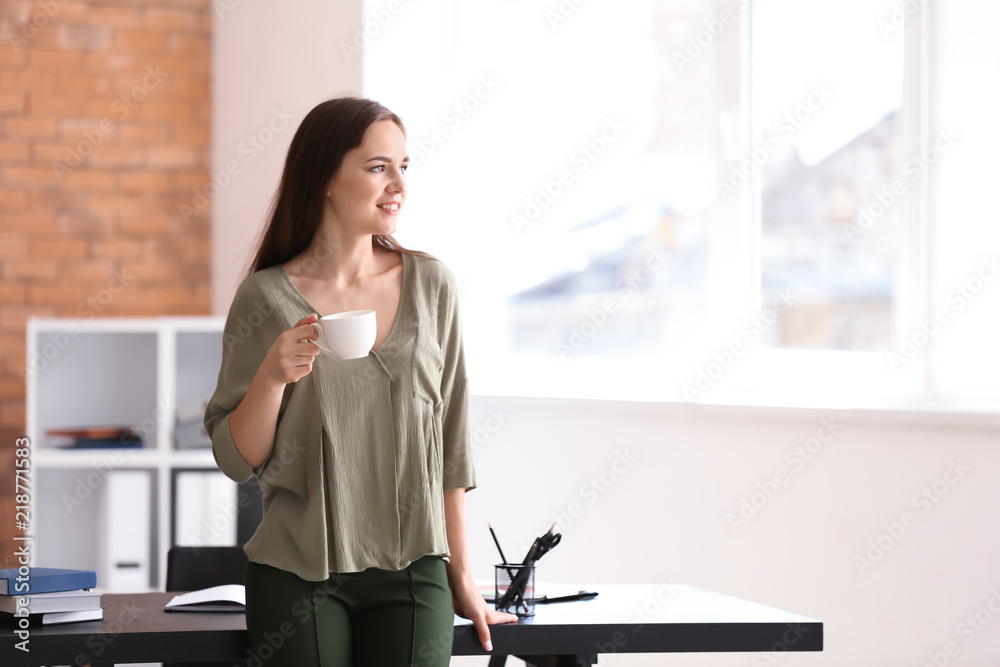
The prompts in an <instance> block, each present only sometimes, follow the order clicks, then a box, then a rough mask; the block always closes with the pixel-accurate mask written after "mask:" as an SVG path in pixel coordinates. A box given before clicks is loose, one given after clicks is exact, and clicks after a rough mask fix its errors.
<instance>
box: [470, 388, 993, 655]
mask: <svg viewBox="0 0 1000 667" xmlns="http://www.w3.org/2000/svg"><path fill="white" fill-rule="evenodd" d="M491 414H492V415H494V421H493V422H489V421H488V420H489V418H490V415H491ZM496 415H500V416H501V417H502V421H503V424H502V425H501V426H500V427H499V428H496V426H495V425H496V423H497V419H496ZM823 418H832V419H833V420H834V422H835V423H836V424H838V425H841V424H842V427H839V430H838V431H837V433H836V434H835V435H834V436H833V438H832V439H830V440H829V442H827V443H825V444H823V443H818V442H814V443H808V441H809V439H810V438H813V437H816V436H817V430H818V428H819V427H820V426H821V424H822V422H821V419H823ZM472 427H473V429H479V428H482V429H486V428H487V427H492V428H494V429H495V430H496V432H495V433H493V434H490V435H489V436H488V437H486V435H487V434H486V431H485V430H484V431H483V432H480V434H479V438H478V440H479V442H480V443H481V444H479V445H477V446H478V450H477V452H476V469H477V475H478V483H479V488H477V489H476V490H474V491H472V492H471V493H470V494H469V496H468V508H469V510H468V513H469V517H468V524H469V532H470V535H469V538H470V549H471V558H472V562H474V563H476V571H475V572H474V575H475V576H476V577H483V578H486V579H489V578H490V577H491V576H492V571H491V569H490V568H491V564H492V563H494V562H495V559H496V558H497V556H496V550H495V547H494V546H493V543H492V541H491V539H490V536H489V532H488V530H487V527H486V523H487V521H489V522H491V523H492V524H493V527H494V528H495V529H496V530H497V532H498V534H499V536H500V538H501V540H502V543H503V545H504V549H505V551H512V552H514V553H515V554H517V555H518V557H520V556H521V555H523V553H524V551H526V550H527V547H528V546H529V545H530V543H531V540H532V539H533V538H534V536H535V535H537V534H540V533H541V532H542V531H544V530H545V529H546V528H547V527H548V526H549V525H550V524H551V523H552V521H553V520H556V519H557V518H559V517H560V515H561V518H562V520H563V523H564V527H563V530H562V533H563V540H562V542H561V544H560V545H559V546H558V547H557V548H556V549H555V550H554V551H553V552H552V553H551V554H550V555H548V556H546V557H545V559H544V560H542V561H541V562H540V564H539V571H538V578H539V580H541V579H546V578H547V579H550V580H560V581H568V582H575V581H579V582H590V581H593V582H608V583H641V582H653V583H656V582H667V583H683V584H692V585H695V586H700V587H702V588H706V589H709V590H716V591H719V592H723V593H727V594H730V595H734V596H737V597H743V598H746V599H749V600H753V601H755V602H759V603H762V604H767V605H770V606H774V607H778V608H781V609H786V610H788V611H793V612H796V613H800V614H804V615H806V616H811V617H813V618H818V619H820V620H822V621H823V622H824V631H825V637H826V649H825V650H824V651H823V653H821V654H818V653H813V654H799V655H795V654H786V655H779V656H777V659H776V660H775V661H774V662H771V661H770V660H768V659H767V658H768V657H767V656H760V655H758V654H747V653H736V654H720V655H717V656H692V655H684V656H675V657H664V656H659V657H654V656H612V658H611V659H608V660H607V661H606V663H607V664H622V665H664V664H687V665H698V664H706V665H719V666H722V665H734V666H735V665H748V666H750V667H758V666H763V665H771V664H776V665H778V664H780V665H782V666H785V665H787V666H788V667H795V666H796V665H802V666H805V665H855V666H860V665H872V666H874V665H914V666H919V665H923V664H924V662H926V660H927V655H926V653H927V652H928V651H932V652H940V651H942V650H943V649H944V646H945V644H946V643H947V642H949V641H956V642H957V643H958V645H959V648H960V654H959V656H958V657H956V658H954V662H953V664H956V665H963V666H968V667H971V666H973V665H984V666H985V665H993V664H995V660H994V658H995V656H996V655H997V654H998V653H1000V618H997V621H996V623H995V624H993V625H992V626H987V627H986V629H985V630H984V631H983V632H981V633H976V634H975V635H974V636H973V641H972V642H970V643H966V642H965V637H966V636H967V635H965V634H961V635H960V634H956V626H957V625H958V624H959V623H961V622H962V621H963V619H965V617H966V616H968V615H973V616H974V615H975V614H976V612H977V611H978V610H980V609H981V608H983V607H984V606H985V605H986V604H987V602H988V601H989V600H990V598H991V596H992V595H993V591H994V590H998V591H1000V570H997V568H996V563H997V562H1000V536H998V535H997V533H996V531H995V530H994V527H995V526H997V525H1000V503H997V502H996V495H997V491H996V489H998V488H1000V449H998V448H997V446H996V445H997V435H998V433H1000V418H996V417H977V416H974V415H965V416H961V415H952V416H945V415H934V414H928V413H923V414H921V413H889V412H880V413H875V412H871V413H866V412H862V411H856V410H851V411H833V410H831V411H826V412H824V411H816V410H791V409H771V408H736V407H725V406H694V405H678V404H642V403H615V402H590V401H568V400H567V401H559V400H552V399H532V398H509V397H507V398H500V397H487V396H476V397H474V398H473V414H472ZM819 435H822V436H828V434H827V433H821V434H819ZM810 444H811V445H812V447H813V449H816V445H817V444H819V445H821V446H820V447H819V449H818V452H817V453H816V454H815V455H814V456H813V458H812V459H811V460H809V461H804V462H803V464H802V465H801V466H800V467H798V464H795V463H792V462H790V461H789V460H788V459H787V458H786V457H787V456H788V455H789V452H793V451H794V450H795V448H796V447H799V446H802V447H807V446H809V445H810ZM619 453H625V454H626V456H628V457H631V458H633V459H635V460H634V461H632V462H631V464H630V465H629V466H628V467H627V468H624V464H623V463H619V464H618V466H617V468H618V472H620V473H621V474H617V473H616V472H615V471H614V465H613V464H614V462H615V460H616V458H618V456H619ZM792 456H795V454H793V455H792ZM512 461H515V462H523V463H521V464H517V465H516V468H517V469H518V472H517V474H516V477H515V478H514V479H511V473H510V469H511V465H512V464H511V462H512ZM949 462H960V463H961V465H964V466H968V468H969V470H968V471H967V472H965V473H964V475H963V476H962V477H960V478H956V479H957V483H956V484H954V485H948V484H946V483H942V484H939V485H938V489H939V490H940V489H942V488H945V489H947V491H946V493H945V494H944V495H943V496H941V497H940V498H939V500H938V501H937V502H934V503H930V501H921V502H922V503H923V504H921V505H915V504H914V502H913V496H914V495H915V494H919V493H920V492H921V490H922V489H923V488H924V487H927V486H932V485H933V484H934V482H935V480H938V479H940V478H942V477H943V475H944V473H945V471H946V470H948V469H949V467H950V466H949ZM797 467H798V469H797ZM778 472H784V473H785V474H786V475H787V478H785V483H784V484H783V485H776V486H775V487H774V489H772V490H773V491H775V493H774V496H773V498H769V499H766V502H764V503H763V504H761V501H763V500H764V497H763V496H758V497H756V498H753V499H752V500H754V501H756V502H757V503H758V504H761V506H760V508H759V509H757V513H756V515H755V516H752V518H751V519H750V520H749V521H748V522H747V524H746V525H739V526H738V527H737V530H736V531H734V530H733V529H732V528H731V526H730V523H729V521H728V520H727V515H729V514H730V513H733V514H739V512H740V507H741V503H742V500H743V499H744V498H747V499H751V496H752V494H754V493H755V492H758V491H759V490H760V487H759V486H758V484H762V485H766V483H767V481H768V480H773V479H774V476H775V473H778ZM602 473H603V476H604V480H605V482H607V481H611V483H610V484H608V485H607V486H606V487H605V485H604V483H600V487H601V488H606V491H600V490H597V489H598V487H597V486H595V485H593V484H592V483H591V482H590V481H589V480H591V479H592V478H595V477H596V478H598V479H599V480H600V478H601V476H602ZM952 477H953V478H955V477H954V475H952ZM779 479H780V477H779ZM612 480H613V481H612ZM571 503H578V504H579V506H580V510H581V511H580V512H577V514H578V518H575V519H572V520H567V515H566V513H567V510H568V508H569V507H570V504H571ZM925 508H926V509H927V511H926V512H924V511H923V510H924V509H925ZM904 512H910V513H911V514H912V515H913V519H914V520H913V521H912V522H910V523H911V524H912V525H911V526H910V527H907V528H905V530H904V532H903V534H902V535H901V537H900V538H899V539H898V540H897V539H895V538H891V536H887V537H884V538H882V540H883V544H890V542H891V546H890V548H889V550H888V551H887V552H886V553H885V554H884V555H883V556H882V557H881V558H880V559H879V560H878V561H877V562H874V563H873V564H872V565H871V566H870V567H867V566H864V567H862V568H861V570H862V571H859V568H858V566H857V565H856V563H855V561H854V558H855V556H861V557H864V556H865V555H866V552H867V551H868V549H869V544H868V542H869V540H874V541H876V542H877V541H878V540H879V538H880V535H881V534H882V533H883V532H884V531H885V528H884V524H886V523H889V524H891V523H894V522H899V521H900V517H901V515H902V514H903V513H904ZM748 514H749V512H748ZM507 555H508V557H511V558H513V556H510V554H509V553H508V554H507ZM873 555H876V556H877V554H873ZM598 588H599V587H598ZM994 606H995V608H997V609H1000V603H998V602H994ZM470 664H471V663H470Z"/></svg>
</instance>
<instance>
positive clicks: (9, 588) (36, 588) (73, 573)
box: [0, 567, 97, 595]
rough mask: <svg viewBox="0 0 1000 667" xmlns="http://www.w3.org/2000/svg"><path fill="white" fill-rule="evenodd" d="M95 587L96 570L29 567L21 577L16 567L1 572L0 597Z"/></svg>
mask: <svg viewBox="0 0 1000 667" xmlns="http://www.w3.org/2000/svg"><path fill="white" fill-rule="evenodd" d="M95 586H97V572H96V571H95V570H73V569H66V568H59V567H29V568H28V574H27V575H26V576H25V575H21V574H20V572H19V569H18V568H16V567H12V568H9V569H6V570H0V595H25V594H29V593H53V592H55V591H71V590H76V589H80V588H94V587H95Z"/></svg>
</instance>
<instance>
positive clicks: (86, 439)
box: [45, 426, 142, 449]
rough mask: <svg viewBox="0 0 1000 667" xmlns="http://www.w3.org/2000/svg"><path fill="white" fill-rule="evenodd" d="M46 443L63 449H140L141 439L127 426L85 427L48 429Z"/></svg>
mask: <svg viewBox="0 0 1000 667" xmlns="http://www.w3.org/2000/svg"><path fill="white" fill-rule="evenodd" d="M45 436H46V441H47V443H48V444H49V445H52V446H54V447H62V448H64V449H97V448H106V447H116V448H125V449H133V448H137V447H142V438H140V437H139V436H138V435H136V433H135V432H134V431H133V430H132V429H131V428H129V427H127V426H85V427H82V428H50V429H46V430H45Z"/></svg>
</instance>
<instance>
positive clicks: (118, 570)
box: [99, 470, 154, 592]
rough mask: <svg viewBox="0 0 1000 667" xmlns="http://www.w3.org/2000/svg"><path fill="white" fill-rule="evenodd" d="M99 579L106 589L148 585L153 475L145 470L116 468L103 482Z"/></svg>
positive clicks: (135, 589)
mask: <svg viewBox="0 0 1000 667" xmlns="http://www.w3.org/2000/svg"><path fill="white" fill-rule="evenodd" d="M102 509H103V516H102V517H101V518H102V526H101V528H102V530H101V533H100V537H101V539H100V541H99V544H100V547H101V555H102V557H101V559H100V562H101V566H102V567H101V581H102V587H104V588H106V590H107V591H108V592H125V591H142V590H147V589H149V587H150V552H151V543H152V525H153V520H154V518H153V513H152V475H151V474H150V472H149V471H148V470H115V471H112V473H111V474H110V475H109V476H108V479H107V481H106V482H105V483H104V505H103V507H102Z"/></svg>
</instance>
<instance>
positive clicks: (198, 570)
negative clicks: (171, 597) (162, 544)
mask: <svg viewBox="0 0 1000 667" xmlns="http://www.w3.org/2000/svg"><path fill="white" fill-rule="evenodd" d="M246 567H247V555H246V552H245V551H243V545H241V544H240V545H236V546H232V547H171V548H170V551H169V552H168V553H167V591H168V592H169V591H197V590H200V589H202V588H209V587H211V586H221V585H222V584H242V583H243V576H244V574H245V573H246Z"/></svg>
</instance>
